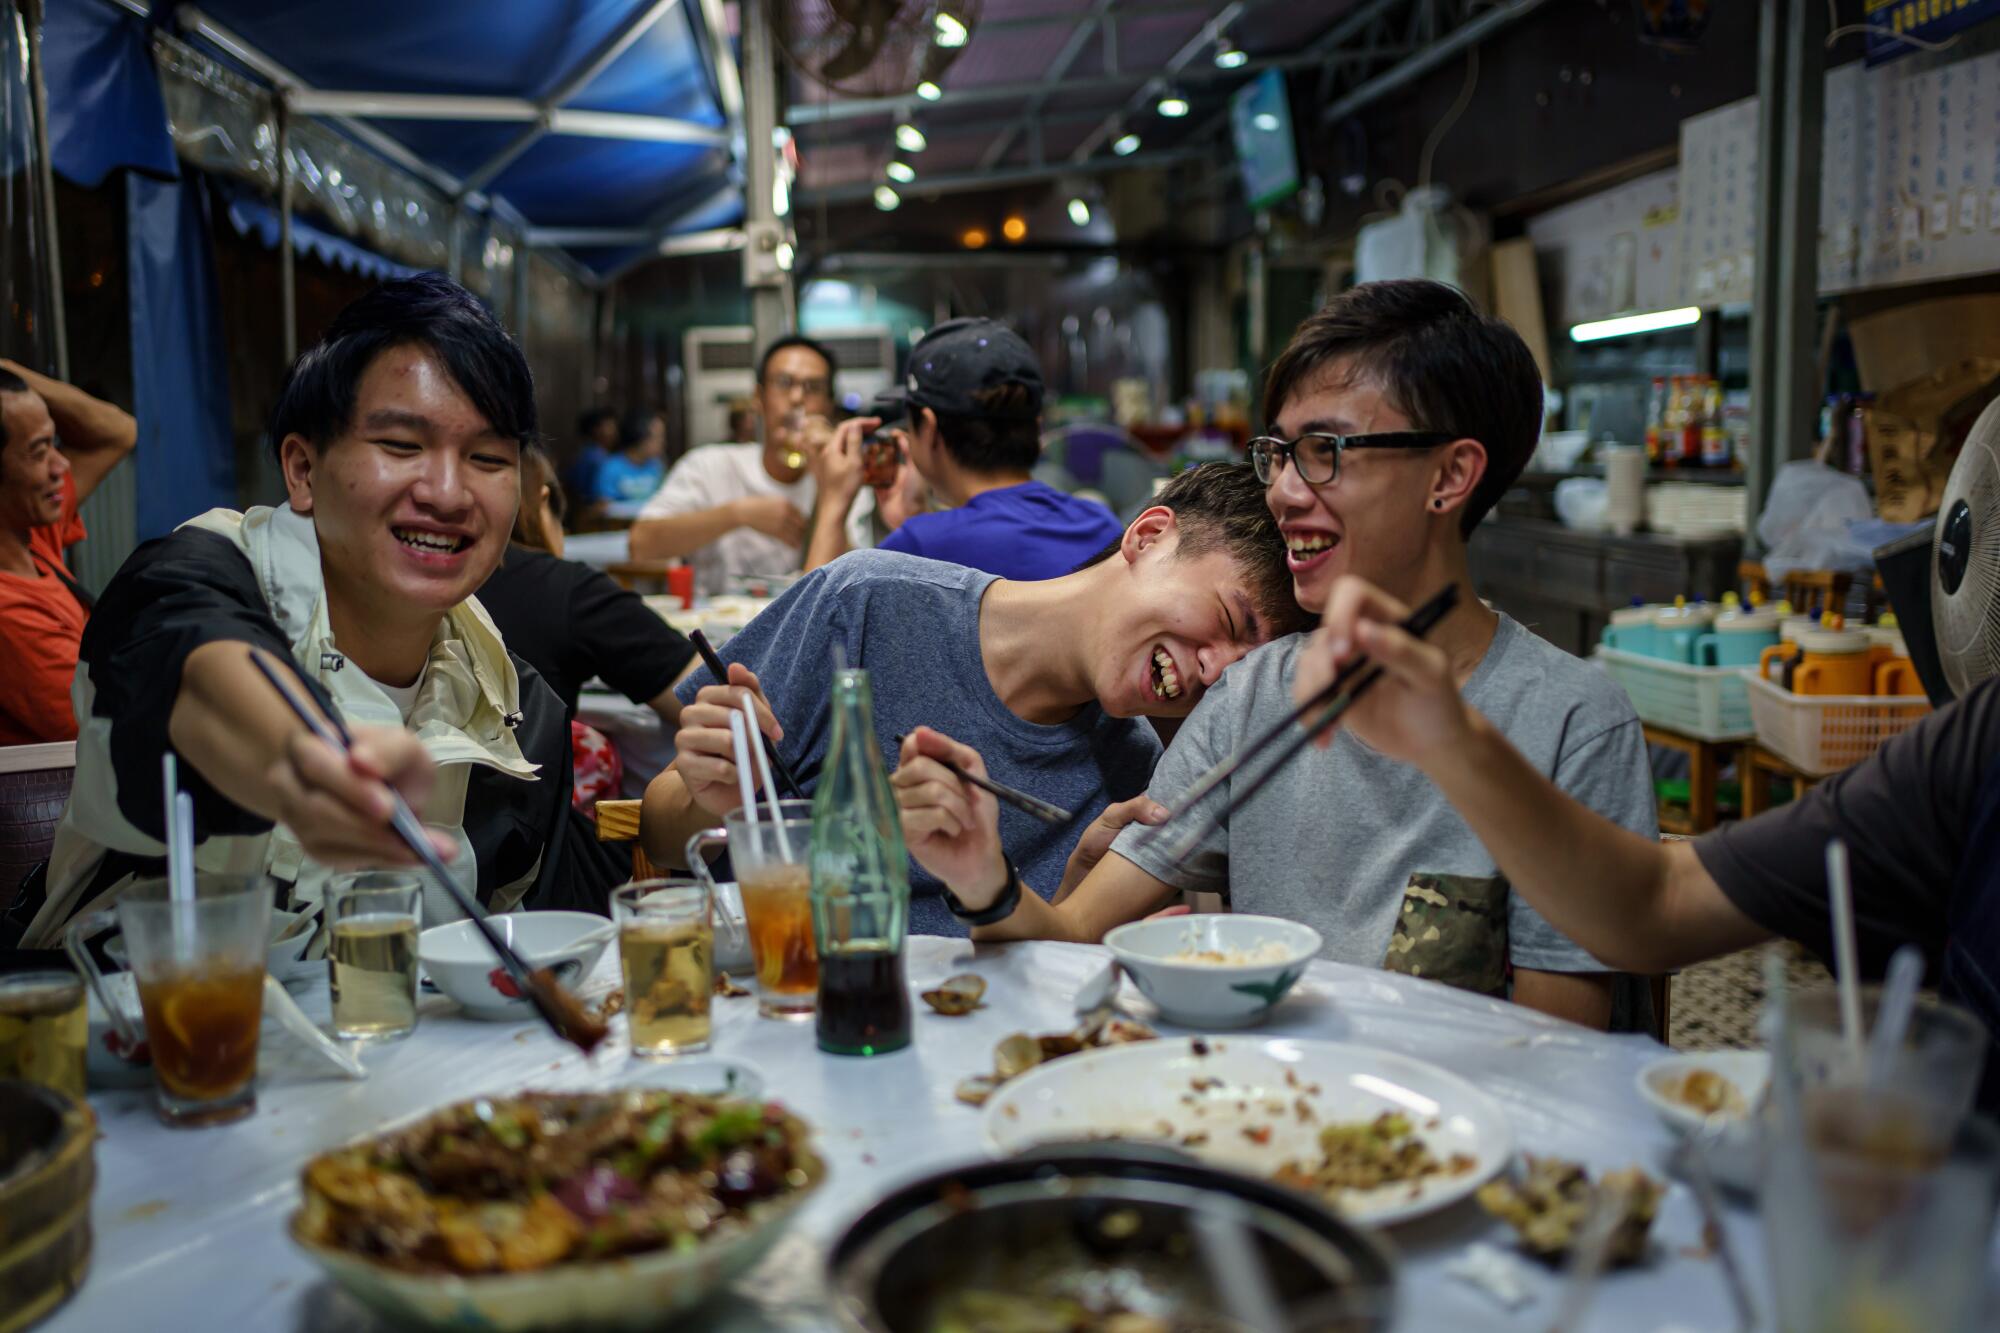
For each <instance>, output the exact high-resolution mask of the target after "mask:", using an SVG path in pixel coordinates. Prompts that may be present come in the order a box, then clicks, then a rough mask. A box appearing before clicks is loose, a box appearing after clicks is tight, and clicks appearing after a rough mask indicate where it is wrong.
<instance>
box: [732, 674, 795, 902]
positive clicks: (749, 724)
mask: <svg viewBox="0 0 2000 1333" xmlns="http://www.w3.org/2000/svg"><path fill="white" fill-rule="evenodd" d="M743 730H744V731H745V732H747V733H748V734H749V736H755V735H756V734H757V710H756V709H755V708H753V707H751V706H750V696H749V695H747V694H746V695H744V696H743ZM745 741H746V744H747V742H748V736H746V737H745ZM748 748H749V750H750V752H751V753H752V754H754V755H756V757H757V772H758V774H759V775H760V776H761V777H762V779H763V782H764V805H765V808H766V809H767V810H769V811H770V813H771V827H772V828H774V829H776V830H777V831H778V850H779V851H781V852H783V853H784V857H785V864H786V865H790V864H791V863H792V844H791V842H790V841H789V840H788V839H787V838H786V837H785V820H784V817H783V816H782V815H780V814H779V813H778V784H777V783H775V782H773V781H771V761H770V760H769V759H768V758H766V757H765V754H764V747H763V746H761V745H750V746H748Z"/></svg>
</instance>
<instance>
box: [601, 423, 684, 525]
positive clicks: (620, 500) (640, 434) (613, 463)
mask: <svg viewBox="0 0 2000 1333" xmlns="http://www.w3.org/2000/svg"><path fill="white" fill-rule="evenodd" d="M666 475H667V419H666V418H665V417H663V416H661V415H660V414H659V413H658V412H634V413H632V414H631V415H630V416H629V417H627V418H626V419H625V420H624V421H623V422H621V423H619V427H618V448H617V449H616V450H614V451H613V452H612V454H611V456H610V457H609V458H606V459H605V460H604V462H603V463H602V464H600V465H599V466H598V469H597V478H596V482H595V490H594V491H593V492H592V494H591V498H592V499H593V500H594V501H596V503H598V504H600V505H602V506H604V507H605V509H606V511H607V512H609V513H610V514H612V516H613V517H617V516H618V514H619V511H620V509H621V508H622V509H623V511H624V515H625V516H626V517H630V516H631V515H632V513H633V512H634V511H635V510H636V509H637V507H638V506H639V505H640V504H642V503H644V502H645V500H646V498H647V497H648V496H650V495H651V494H652V493H653V492H654V491H657V490H659V489H660V483H661V482H662V481H664V480H665V479H666Z"/></svg>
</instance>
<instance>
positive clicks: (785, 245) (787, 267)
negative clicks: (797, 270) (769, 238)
mask: <svg viewBox="0 0 2000 1333" xmlns="http://www.w3.org/2000/svg"><path fill="white" fill-rule="evenodd" d="M772 258H774V259H776V260H777V261H778V268H779V269H780V270H781V271H783V272H786V273H790V272H791V271H792V262H793V261H794V260H795V259H797V258H798V252H797V251H795V250H794V249H792V243H791V242H790V241H779V242H778V248H777V249H776V250H775V251H773V252H772Z"/></svg>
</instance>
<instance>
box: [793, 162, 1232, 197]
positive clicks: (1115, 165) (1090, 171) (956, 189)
mask: <svg viewBox="0 0 2000 1333" xmlns="http://www.w3.org/2000/svg"><path fill="white" fill-rule="evenodd" d="M1206 156H1207V154H1206V153H1200V152H1194V151H1186V152H1183V151H1172V152H1164V153H1139V154H1135V155H1134V156H1132V157H1120V158H1107V159H1103V160H1100V161H1096V162H1086V163H1081V164H1078V163H1073V162H1059V163H1056V164H1054V165H1046V166H1036V167H1002V168H999V169H998V170H994V171H968V172H960V173H957V174H955V175H946V176H919V177H918V178H917V179H916V181H915V182H913V183H912V184H909V185H906V186H904V187H903V191H904V192H905V193H906V194H908V195H911V196H918V197H920V196H923V195H931V194H963V193H965V192H966V191H968V190H985V189H992V188H994V187H997V186H1003V185H1026V184H1031V183H1033V182H1036V181H1047V180H1057V179H1059V178H1061V177H1065V176H1091V175H1098V174H1101V173H1103V172H1108V171H1137V170H1140V169H1142V168H1146V167H1169V166H1174V165H1177V164H1179V163H1181V162H1189V161H1194V160H1197V159H1200V158H1205V157H1206ZM874 193H875V181H874V180H873V178H870V179H868V180H860V181H846V182H843V183H842V184H839V185H828V186H822V187H821V188H819V189H816V190H800V191H798V192H797V198H798V201H799V202H800V203H801V204H850V203H859V202H861V201H862V200H864V199H868V198H871V197H872V196H873V195H874Z"/></svg>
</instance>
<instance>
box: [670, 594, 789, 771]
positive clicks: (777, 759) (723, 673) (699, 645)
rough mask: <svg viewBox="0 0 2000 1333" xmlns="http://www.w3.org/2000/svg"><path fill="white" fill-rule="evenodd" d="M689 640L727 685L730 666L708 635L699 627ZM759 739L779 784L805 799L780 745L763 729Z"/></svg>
mask: <svg viewBox="0 0 2000 1333" xmlns="http://www.w3.org/2000/svg"><path fill="white" fill-rule="evenodd" d="M688 642H689V643H691V644H693V645H694V650H695V651H696V652H698V653H700V654H701V664H702V665H703V666H705V667H707V668H708V674H709V675H711V676H713V677H715V683H716V684H718V685H727V684H728V683H729V668H728V666H726V665H725V664H724V663H723V661H722V658H721V657H720V656H719V655H717V653H716V651H715V649H714V647H713V646H711V645H710V643H709V641H708V636H707V635H706V634H703V633H702V632H701V631H700V630H698V629H694V630H689V631H688ZM765 702H766V704H768V703H769V702H770V701H769V700H766V701H765ZM757 740H758V742H759V743H761V744H762V745H763V747H764V756H765V758H767V759H769V760H770V761H771V769H772V771H773V772H774V773H776V774H777V775H778V785H779V786H781V787H783V788H784V789H785V791H786V792H787V793H788V794H790V795H791V796H792V797H793V798H794V799H796V800H801V801H803V800H805V799H806V792H805V788H803V787H801V786H799V780H798V779H797V778H795V777H793V776H792V770H791V769H789V768H787V767H785V761H784V758H783V756H781V755H780V754H779V753H778V747H777V746H775V745H773V744H771V738H770V737H769V736H766V735H765V734H764V733H763V732H762V731H759V732H758V733H757Z"/></svg>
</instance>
